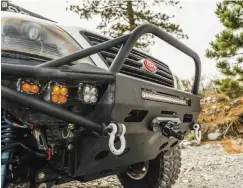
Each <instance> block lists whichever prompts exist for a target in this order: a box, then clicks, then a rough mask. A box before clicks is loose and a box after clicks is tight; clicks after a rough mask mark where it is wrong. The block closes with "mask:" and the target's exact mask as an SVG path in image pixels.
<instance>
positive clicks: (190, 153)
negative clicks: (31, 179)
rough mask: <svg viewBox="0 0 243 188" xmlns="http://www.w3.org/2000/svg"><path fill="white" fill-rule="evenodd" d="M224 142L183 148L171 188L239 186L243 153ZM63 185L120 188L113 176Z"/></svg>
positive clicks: (242, 167) (241, 185)
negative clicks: (179, 164) (175, 180)
mask: <svg viewBox="0 0 243 188" xmlns="http://www.w3.org/2000/svg"><path fill="white" fill-rule="evenodd" d="M227 143H228V142H227ZM227 143H226V144H225V143H223V144H224V146H225V147H223V146H222V145H221V144H222V142H221V143H205V144H203V145H202V146H198V147H190V148H187V149H182V168H181V174H180V177H179V179H178V180H177V182H176V184H175V185H174V186H173V188H216V187H219V188H242V187H243V153H239V152H234V150H233V152H232V148H231V150H229V147H228V145H227ZM237 147H241V148H242V147H243V145H241V146H237ZM233 148H234V147H233ZM237 149H238V148H237ZM225 151H227V152H230V153H226V152H225ZM236 151H239V150H236ZM242 151H243V150H242ZM232 153H236V154H232ZM62 187H73V188H74V187H80V188H122V186H121V184H120V183H119V181H118V180H117V178H116V177H115V176H110V177H106V178H103V179H99V180H95V181H92V182H88V183H80V182H72V183H69V184H64V185H62Z"/></svg>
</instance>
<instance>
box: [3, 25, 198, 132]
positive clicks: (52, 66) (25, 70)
mask: <svg viewBox="0 0 243 188" xmlns="http://www.w3.org/2000/svg"><path fill="white" fill-rule="evenodd" d="M147 33H151V34H153V35H155V36H157V37H159V38H160V39H161V40H163V41H165V42H167V43H168V44H170V45H172V46H174V47H175V48H177V49H178V50H180V51H181V52H183V53H185V54H186V55H188V56H190V57H191V58H192V59H193V60H194V63H195V78H194V83H193V88H192V91H191V92H192V93H193V94H195V95H197V94H198V91H199V84H200V76H201V62H200V58H199V56H198V55H197V53H196V52H194V51H193V50H191V49H190V48H188V47H187V46H185V45H184V44H183V43H181V42H180V41H179V40H177V39H175V38H174V37H172V36H171V35H169V34H167V33H166V32H165V31H163V30H161V29H159V28H158V27H156V26H154V25H150V24H144V25H141V26H139V27H137V28H136V29H135V30H133V31H132V32H131V33H130V34H127V35H124V36H122V37H119V38H116V39H112V40H109V41H106V42H103V43H101V44H98V45H95V46H92V47H90V48H86V49H83V50H81V51H78V52H75V53H73V54H70V55H67V56H64V57H61V58H59V59H55V60H52V61H48V62H45V63H42V64H40V65H38V66H35V67H34V66H22V65H10V64H4V63H3V64H2V65H1V66H2V69H1V72H2V75H8V76H35V77H39V78H41V77H46V78H62V79H84V80H86V81H87V80H92V81H98V82H100V81H101V80H103V81H108V82H109V81H112V80H115V74H116V73H118V72H119V71H120V69H121V67H122V65H123V64H124V62H125V60H126V58H127V57H128V55H129V53H130V52H131V50H132V48H133V47H134V45H135V43H136V42H137V41H138V39H139V38H140V37H141V36H142V35H144V34H147ZM116 45H122V47H121V49H120V50H119V52H118V54H117V55H116V57H115V59H114V61H113V62H112V64H111V66H110V67H109V70H108V71H106V72H107V73H106V72H105V73H102V74H101V73H97V74H94V72H90V73H89V72H81V73H73V72H65V71H61V70H59V69H57V67H60V66H63V65H67V64H69V63H71V62H73V61H77V60H79V59H82V58H84V57H87V56H90V55H93V54H95V53H98V52H100V51H102V50H106V49H109V48H111V47H113V46H116ZM1 92H2V97H3V98H4V99H6V100H8V101H11V102H15V103H19V104H22V105H25V106H27V107H29V108H32V109H36V110H39V111H41V112H43V113H45V114H47V115H50V116H52V117H55V118H58V119H60V120H63V121H67V122H70V123H73V124H77V125H80V126H82V127H84V128H87V129H90V130H93V131H96V132H98V133H103V131H104V127H103V126H102V125H101V124H98V123H96V122H94V121H92V120H89V119H88V118H86V117H84V116H81V115H77V114H74V113H72V112H70V111H68V110H65V109H63V108H60V107H58V106H56V105H53V104H51V103H48V102H46V101H44V100H40V99H37V98H34V97H31V96H27V95H25V94H22V93H20V92H17V91H14V90H12V89H9V88H8V87H6V86H3V85H2V88H1Z"/></svg>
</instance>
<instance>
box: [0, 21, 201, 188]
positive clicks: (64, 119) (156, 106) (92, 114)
mask: <svg viewBox="0 0 243 188" xmlns="http://www.w3.org/2000/svg"><path fill="white" fill-rule="evenodd" d="M147 33H152V34H153V35H155V36H157V37H158V38H160V39H161V40H163V41H165V42H167V43H168V44H170V45H172V46H174V47H175V48H177V49H178V50H180V51H181V52H183V53H185V54H186V55H188V56H190V57H191V58H192V59H193V60H194V62H195V79H194V84H193V89H192V91H191V93H188V92H183V91H179V90H177V89H175V88H173V87H169V86H165V85H162V84H159V83H154V82H153V81H149V80H144V79H140V78H136V77H133V76H131V75H126V74H123V73H122V72H121V71H120V70H121V69H122V66H123V65H124V62H125V61H126V59H127V57H128V56H129V54H130V53H131V51H132V49H133V47H134V45H135V43H136V41H137V40H138V39H139V38H140V37H141V36H142V35H144V34H147ZM114 46H121V48H120V50H119V52H118V54H117V55H116V57H115V58H114V60H113V62H112V63H111V65H110V66H109V69H108V70H105V69H102V68H99V67H97V66H95V65H90V64H86V63H84V64H81V65H80V66H79V67H78V68H77V67H75V66H69V65H70V63H72V62H74V61H77V60H79V59H82V58H85V57H87V56H91V55H93V54H96V53H99V52H101V51H103V50H106V49H109V48H112V47H114ZM1 68H2V69H1V74H2V87H1V92H2V108H4V109H5V110H7V111H9V112H11V114H13V115H14V116H15V117H16V118H17V119H19V120H22V123H23V122H29V123H28V124H31V125H34V126H35V127H36V128H40V129H43V130H44V131H46V130H47V129H51V128H52V127H53V128H56V127H58V126H59V125H61V126H62V127H65V126H68V125H70V124H73V125H74V126H75V129H74V130H73V134H74V136H73V139H70V140H69V139H67V140H64V141H63V140H62V141H61V144H60V145H58V148H57V151H56V152H52V153H51V160H49V159H50V158H49V157H50V156H49V155H50V153H49V152H50V148H49V145H48V150H46V151H45V150H38V149H37V148H36V146H28V147H29V148H31V149H30V150H34V152H37V153H38V155H37V154H36V155H33V156H32V157H31V159H32V160H35V161H36V162H37V161H38V162H37V163H39V165H37V166H38V168H37V169H36V175H35V182H36V183H37V184H38V185H40V184H41V183H44V182H45V183H46V182H49V183H50V184H48V185H53V184H59V183H63V182H68V181H70V179H76V180H80V181H89V180H92V179H97V178H100V177H104V176H107V175H111V174H118V173H120V172H124V171H126V170H127V168H128V167H129V166H131V165H132V164H135V163H139V162H143V161H149V160H153V159H155V158H156V157H157V156H158V155H159V154H160V153H161V152H164V153H166V152H169V151H170V150H171V149H172V148H175V147H177V146H178V144H179V143H180V141H181V140H182V139H183V137H184V136H185V135H186V134H187V133H188V132H189V131H190V130H191V129H192V125H193V124H194V123H195V122H196V120H197V117H198V114H199V111H200V103H199V100H200V99H199V96H198V90H199V82H200V72H201V67H200V59H199V57H198V55H197V54H196V53H195V52H194V51H192V50H191V49H189V48H188V47H187V46H185V45H184V44H182V43H181V42H179V41H178V40H177V39H175V38H173V37H172V36H170V35H169V34H167V33H166V32H164V31H162V30H161V29H159V28H157V27H155V26H153V25H149V24H145V25H142V26H139V27H138V28H136V29H135V30H134V31H133V32H131V33H130V34H127V35H124V36H122V37H119V38H116V39H112V40H108V41H105V42H102V43H100V44H97V45H94V46H92V47H89V48H86V49H83V50H81V51H78V52H75V53H73V54H70V55H66V56H64V57H60V58H58V59H55V60H50V61H47V62H43V63H42V64H39V65H37V66H31V65H17V64H9V63H2V64H1ZM20 78H21V79H28V78H31V79H36V80H38V81H39V82H40V83H46V82H47V81H51V80H55V81H56V82H66V83H67V85H71V86H72V87H74V88H76V90H75V89H74V92H73V95H74V94H75V93H77V87H78V85H79V84H80V83H82V84H90V85H94V86H97V88H99V99H98V102H97V103H96V104H95V105H92V107H91V108H87V109H88V113H80V111H79V110H77V109H76V110H74V109H70V108H68V107H66V106H65V105H63V106H61V105H56V104H52V103H50V102H48V101H45V100H43V97H42V96H41V95H40V96H37V97H36V96H33V95H28V94H24V93H21V92H19V91H17V90H16V86H15V84H13V83H15V82H16V80H18V79H20ZM143 92H147V93H152V94H153V93H156V94H157V95H159V96H161V97H162V98H163V97H165V98H166V100H168V99H167V98H168V97H169V98H171V100H169V101H166V100H163V99H162V100H156V99H153V98H151V99H149V98H146V97H145V98H144V97H142V95H143V94H142V93H143ZM173 100H175V101H176V100H184V101H186V103H184V104H178V103H176V102H175V103H174V102H173ZM78 108H83V107H82V105H80V106H78ZM23 109H24V110H23ZM85 109H86V106H85ZM156 118H162V119H163V122H164V121H165V122H166V123H167V122H169V121H172V122H173V120H179V121H180V125H179V127H177V128H176V129H177V130H176V131H174V130H173V131H174V132H176V133H178V134H179V136H178V134H173V133H174V132H173V131H172V132H170V131H166V133H167V134H165V130H164V126H162V127H161V129H159V130H154V129H153V127H152V126H153V121H154V120H155V119H156ZM43 119H48V121H46V122H48V123H46V122H44V123H42V122H41V121H38V120H43ZM54 120H55V121H54ZM110 122H115V123H121V124H124V125H125V127H126V133H125V139H126V149H125V151H124V152H123V153H122V154H121V155H114V154H112V153H111V152H110V150H109V147H108V142H109V135H108V133H109V130H108V125H109V123H110ZM58 129H59V128H58ZM44 137H45V136H44ZM45 138H46V139H47V143H48V138H47V137H45ZM13 144H15V145H13ZM13 144H9V145H7V146H3V147H2V151H10V149H11V147H12V148H18V149H19V148H21V149H22V147H21V146H20V144H16V143H13ZM22 144H23V143H22ZM70 144H71V145H72V147H68V146H69V145H70ZM27 145H28V142H27V141H26V142H25V146H27ZM10 146H11V147H10ZM115 146H116V147H117V148H119V147H120V143H119V141H118V142H115ZM23 150H25V151H26V152H27V153H28V152H29V151H28V149H27V150H26V149H23ZM30 153H31V152H30ZM32 153H33V152H32ZM41 155H42V156H41ZM47 158H48V160H46V159H47ZM24 164H25V165H26V163H24ZM31 165H32V166H33V164H31ZM31 165H30V166H31ZM40 173H45V174H48V175H47V176H45V178H39V176H38V174H40ZM60 177H62V178H61V179H60ZM57 180H59V181H57Z"/></svg>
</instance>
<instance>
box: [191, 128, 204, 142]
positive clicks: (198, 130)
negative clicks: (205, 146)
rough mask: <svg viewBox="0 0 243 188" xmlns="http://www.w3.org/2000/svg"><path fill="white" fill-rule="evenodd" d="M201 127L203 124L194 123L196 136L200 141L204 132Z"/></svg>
mask: <svg viewBox="0 0 243 188" xmlns="http://www.w3.org/2000/svg"><path fill="white" fill-rule="evenodd" d="M200 127H201V126H200V125H199V124H194V125H193V129H194V134H195V138H196V140H197V141H198V142H200V141H201V139H202V133H201V131H200Z"/></svg>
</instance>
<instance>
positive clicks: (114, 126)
mask: <svg viewBox="0 0 243 188" xmlns="http://www.w3.org/2000/svg"><path fill="white" fill-rule="evenodd" d="M117 126H118V125H117V124H115V123H110V124H109V125H108V128H110V129H111V130H112V131H111V132H110V133H108V134H109V135H110V138H109V149H110V151H111V152H112V153H113V154H114V155H121V154H122V153H123V152H124V150H125V148H126V140H125V137H124V134H125V133H126V127H125V125H124V124H120V126H121V129H122V131H121V134H120V136H118V138H119V139H120V141H121V147H120V148H119V149H116V148H115V139H116V134H117V131H118V128H117Z"/></svg>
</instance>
